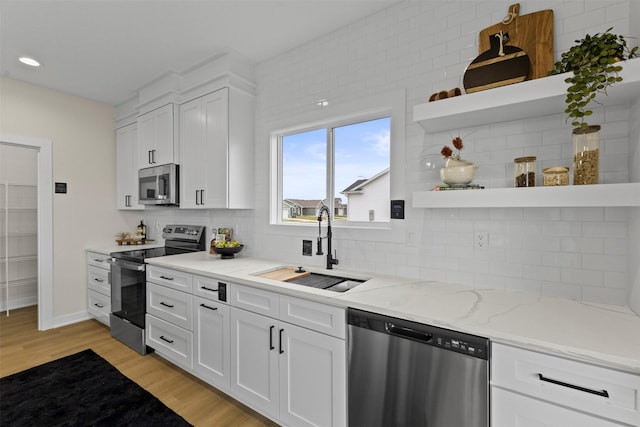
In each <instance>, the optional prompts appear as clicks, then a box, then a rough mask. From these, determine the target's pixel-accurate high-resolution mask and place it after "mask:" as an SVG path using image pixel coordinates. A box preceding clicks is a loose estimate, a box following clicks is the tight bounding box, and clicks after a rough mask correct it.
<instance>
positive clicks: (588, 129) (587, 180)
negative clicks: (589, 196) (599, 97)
mask: <svg viewBox="0 0 640 427" xmlns="http://www.w3.org/2000/svg"><path fill="white" fill-rule="evenodd" d="M572 139H573V185H583V184H597V183H598V176H599V174H600V169H599V165H600V126H597V125H596V126H583V127H579V128H575V129H574V130H573V135H572Z"/></svg>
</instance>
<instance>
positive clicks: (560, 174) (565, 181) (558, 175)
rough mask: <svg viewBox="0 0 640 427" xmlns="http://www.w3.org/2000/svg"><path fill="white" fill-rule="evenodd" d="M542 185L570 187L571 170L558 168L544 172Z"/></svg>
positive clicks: (547, 169) (562, 167)
mask: <svg viewBox="0 0 640 427" xmlns="http://www.w3.org/2000/svg"><path fill="white" fill-rule="evenodd" d="M542 183H543V185H544V186H545V187H547V186H554V185H569V168H567V167H564V166H556V167H552V168H546V169H545V170H543V171H542Z"/></svg>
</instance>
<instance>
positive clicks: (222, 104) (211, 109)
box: [202, 88, 246, 208]
mask: <svg viewBox="0 0 640 427" xmlns="http://www.w3.org/2000/svg"><path fill="white" fill-rule="evenodd" d="M228 102H229V92H228V89H226V88H225V89H220V90H218V91H216V92H214V93H212V94H209V95H207V96H204V97H203V98H202V108H203V111H204V128H205V138H206V145H207V150H206V152H207V153H208V154H209V155H208V158H207V159H206V160H209V164H208V165H206V167H205V169H206V171H207V176H206V185H205V187H204V190H205V191H204V195H203V197H202V199H203V200H202V206H203V207H206V208H227V207H229V203H228V197H229V173H236V174H243V173H245V172H246V171H244V170H237V171H230V170H229V126H228V124H229V109H228Z"/></svg>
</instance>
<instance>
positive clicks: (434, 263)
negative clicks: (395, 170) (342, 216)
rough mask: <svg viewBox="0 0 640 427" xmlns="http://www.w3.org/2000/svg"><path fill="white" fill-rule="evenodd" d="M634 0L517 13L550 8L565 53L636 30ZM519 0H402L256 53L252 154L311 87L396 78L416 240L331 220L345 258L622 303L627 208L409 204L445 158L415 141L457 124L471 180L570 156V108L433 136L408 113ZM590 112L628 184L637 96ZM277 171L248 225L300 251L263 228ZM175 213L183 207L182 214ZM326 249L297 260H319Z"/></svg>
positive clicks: (609, 161) (450, 76) (580, 0)
mask: <svg viewBox="0 0 640 427" xmlns="http://www.w3.org/2000/svg"><path fill="white" fill-rule="evenodd" d="M630 1H634V0H627V1H618V0H610V1H597V2H593V1H591V0H562V1H561V0H544V1H532V0H525V1H524V2H520V3H521V9H520V13H521V15H522V14H526V13H531V12H535V11H538V10H542V9H553V11H554V14H555V20H554V21H555V47H554V49H555V51H556V56H555V59H556V60H557V59H558V58H559V56H560V52H562V51H565V50H567V49H568V48H569V47H570V46H572V45H573V44H574V40H576V39H580V38H582V37H584V35H585V34H586V33H589V34H593V33H595V32H598V31H603V30H606V29H607V28H608V27H609V26H614V31H615V32H618V33H621V34H629V28H630V23H629V21H630V19H631V18H630V17H629V16H628V15H629V13H628V11H629V5H630ZM510 4H511V3H510V2H507V1H504V0H495V1H479V2H466V1H459V0H454V1H446V2H413V1H409V2H400V3H397V4H396V5H394V6H392V7H390V8H389V9H386V10H384V11H382V12H380V13H377V14H374V15H372V16H370V17H368V18H367V19H365V20H363V21H360V22H356V23H353V24H351V25H349V26H348V27H346V28H343V29H340V30H338V31H336V32H334V33H332V34H330V35H328V36H326V37H321V38H319V39H317V40H314V41H312V42H310V43H307V44H305V45H304V46H301V47H299V48H296V49H293V50H292V51H290V52H287V53H285V54H283V55H281V56H279V57H277V58H274V59H272V60H268V61H266V62H264V63H261V64H258V65H257V66H256V70H255V71H256V76H257V89H256V92H257V96H256V148H257V151H258V152H259V155H257V156H256V157H257V158H258V159H266V158H268V133H269V131H271V130H272V129H271V128H270V127H269V126H270V125H269V124H270V123H274V122H275V123H281V122H285V121H286V122H287V123H295V117H300V116H302V115H308V114H310V113H311V112H312V111H313V108H314V107H313V105H312V101H313V100H315V99H320V98H323V97H329V98H331V101H332V102H335V103H336V104H339V103H341V102H347V101H351V100H353V99H355V98H358V97H365V96H371V95H372V94H375V93H378V92H382V91H388V90H389V89H390V88H398V89H405V91H406V95H407V101H406V108H407V111H406V121H407V122H406V140H405V141H400V143H401V144H404V149H405V156H406V159H405V164H406V165H407V170H406V171H405V172H404V173H403V174H401V175H400V176H401V177H402V179H403V183H402V184H403V185H402V186H403V188H404V192H405V198H406V200H407V216H406V219H405V220H404V226H405V228H406V230H415V241H414V243H412V244H413V246H409V245H406V244H404V243H385V244H382V243H384V241H385V238H384V237H380V238H379V241H377V238H376V237H369V235H367V236H364V235H363V234H362V233H349V232H347V231H346V230H340V229H336V230H335V231H334V237H335V238H337V239H339V240H338V245H337V249H338V251H339V252H338V258H339V259H340V266H339V268H345V269H357V270H363V271H370V272H375V273H385V274H398V275H402V276H418V277H419V278H420V279H423V280H441V281H449V282H457V283H462V284H467V285H472V286H475V287H482V288H492V289H513V290H519V291H523V292H529V293H534V294H541V295H548V296H558V297H563V298H576V299H583V300H587V301H596V302H605V303H613V304H623V303H624V302H625V298H626V291H627V283H628V281H629V278H628V272H627V270H626V269H627V268H628V267H627V266H626V263H627V261H628V260H626V252H627V248H628V242H629V238H630V237H629V236H628V235H627V233H628V230H627V222H628V221H629V218H628V215H629V209H628V208H562V209H559V208H553V209H547V208H527V209H522V208H494V209H468V210H467V209H413V208H411V207H410V206H411V192H413V191H415V190H425V189H427V188H430V187H431V186H433V185H435V184H436V183H438V182H439V174H438V171H437V170H434V171H428V170H423V169H420V161H418V159H419V155H420V153H421V152H422V151H423V150H424V149H425V148H427V147H430V146H434V147H436V148H437V152H439V148H441V146H442V145H445V144H448V143H450V141H451V139H452V138H453V137H454V136H457V135H460V136H462V137H463V139H464V142H465V146H466V147H465V150H464V151H463V157H465V158H468V159H469V160H472V161H474V162H476V163H477V164H478V165H479V166H480V169H479V170H478V173H477V179H476V181H477V182H478V183H482V184H483V185H486V186H487V187H492V186H493V187H512V186H513V159H514V158H516V157H521V156H524V155H536V156H537V157H538V175H539V179H538V183H539V184H541V175H542V169H543V168H544V167H550V166H560V165H564V166H570V167H571V166H572V164H571V163H572V156H573V150H572V143H571V125H570V124H569V123H567V121H566V118H565V116H564V114H554V115H549V116H542V117H532V118H529V119H525V120H517V121H511V122H502V123H496V124H492V125H484V126H478V127H471V128H469V127H468V126H466V124H465V123H463V122H462V123H460V128H459V129H453V130H451V131H444V132H438V133H435V134H431V133H429V132H425V131H424V130H423V129H422V128H421V127H420V126H418V125H416V124H414V123H412V109H413V106H414V105H415V104H417V103H423V102H425V101H426V99H428V97H429V96H430V95H431V94H432V93H434V92H436V91H440V90H448V89H451V88H453V87H462V75H463V74H464V71H465V69H466V67H467V65H468V64H469V62H470V61H471V60H472V59H473V58H475V57H476V56H477V55H478V54H479V52H478V32H479V31H480V30H482V29H484V28H486V27H488V26H490V25H493V24H495V23H498V22H500V21H501V20H502V19H503V18H504V16H505V15H506V12H507V9H508V7H509V5H510ZM636 44H637V43H636ZM463 96H465V95H463ZM496 120H497V121H499V120H500V118H496ZM589 122H590V123H602V132H601V138H602V141H601V163H600V164H601V166H600V167H601V175H600V178H601V181H602V182H604V183H612V182H626V181H627V180H628V179H629V170H628V168H629V160H628V156H629V153H630V150H629V147H630V145H629V127H630V126H632V125H633V123H634V121H633V120H630V118H629V109H628V107H627V106H614V107H607V108H594V114H593V116H591V117H590V120H589ZM620 162H622V166H620ZM268 177H269V165H268V164H266V163H264V161H258V162H257V163H256V185H257V188H256V192H257V193H259V194H257V195H256V203H257V206H256V209H255V210H254V211H253V213H252V215H253V216H254V217H255V219H254V220H253V222H254V224H255V225H254V226H252V227H251V230H254V229H255V231H256V234H255V239H256V242H255V245H256V246H260V247H261V248H264V249H262V250H261V252H262V253H264V254H270V253H273V254H275V253H277V251H276V249H277V246H276V245H285V246H287V245H288V246H291V247H292V248H295V250H294V249H292V250H291V254H294V252H295V256H298V257H299V254H298V252H299V246H300V245H299V242H300V240H301V239H300V236H299V235H295V236H294V235H287V236H274V234H273V233H269V234H266V235H263V232H264V231H265V229H267V228H268V226H267V225H266V224H265V221H266V219H265V218H266V217H267V216H268V212H269V198H268V191H269V189H268V182H269V179H268ZM179 214H182V212H180V213H175V214H173V215H175V216H179ZM214 215H215V216H214ZM219 215H220V213H219V212H216V213H215V214H212V216H211V217H209V216H206V219H207V220H210V221H211V222H215V223H217V222H218V221H217V220H216V219H215V218H216V217H218V216H219ZM227 218H229V219H230V218H232V216H228V217H227ZM196 219H197V218H196ZM240 221H242V224H243V225H242V226H244V224H245V222H244V221H247V222H248V223H251V220H250V219H248V218H241V220H240ZM247 226H248V224H247ZM405 228H403V229H402V230H403V231H402V233H403V235H405V231H404V230H405ZM476 231H488V232H489V247H488V248H487V249H486V250H475V249H474V248H473V238H472V236H473V233H474V232H476ZM340 233H344V234H343V236H346V237H341V236H340ZM294 234H295V233H294ZM390 240H391V239H390ZM262 253H261V254H262ZM254 255H255V254H254ZM274 256H275V255H274ZM321 258H322V257H311V258H310V259H309V257H305V259H303V260H302V261H305V262H307V261H308V262H311V263H312V264H313V263H315V265H318V266H322V264H323V259H321Z"/></svg>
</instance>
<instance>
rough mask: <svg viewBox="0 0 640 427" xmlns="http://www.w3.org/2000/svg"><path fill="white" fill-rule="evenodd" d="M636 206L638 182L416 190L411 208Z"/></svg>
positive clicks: (639, 194)
mask: <svg viewBox="0 0 640 427" xmlns="http://www.w3.org/2000/svg"><path fill="white" fill-rule="evenodd" d="M609 206H640V183H624V184H598V185H567V186H558V187H529V188H494V189H484V190H447V191H417V192H414V193H413V207H414V208H505V207H514V208H519V207H520V208H525V207H609Z"/></svg>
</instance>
